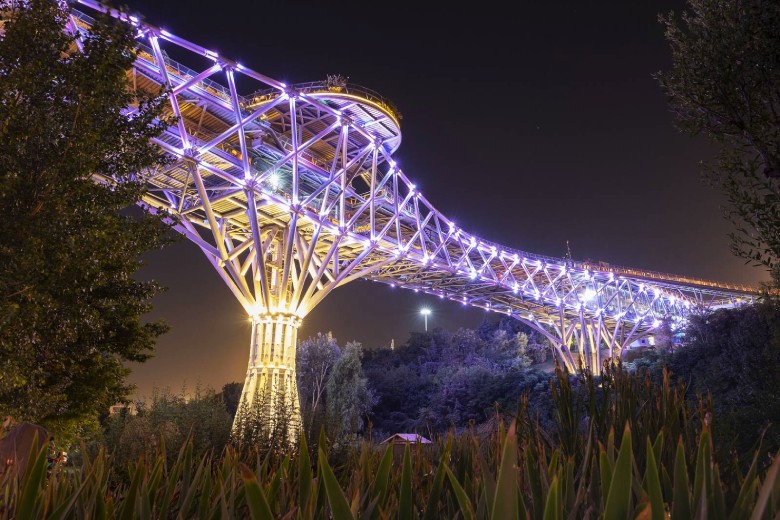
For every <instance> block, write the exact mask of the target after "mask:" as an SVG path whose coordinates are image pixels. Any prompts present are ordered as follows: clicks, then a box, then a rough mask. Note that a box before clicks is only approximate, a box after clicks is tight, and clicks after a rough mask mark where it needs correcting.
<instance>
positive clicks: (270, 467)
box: [0, 367, 780, 519]
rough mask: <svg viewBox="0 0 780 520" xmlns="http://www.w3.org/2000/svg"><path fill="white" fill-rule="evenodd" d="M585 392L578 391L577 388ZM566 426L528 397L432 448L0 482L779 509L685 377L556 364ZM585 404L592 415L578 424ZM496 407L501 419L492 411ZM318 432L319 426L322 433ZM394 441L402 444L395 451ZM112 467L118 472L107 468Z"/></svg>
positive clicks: (233, 508) (226, 506)
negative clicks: (539, 411) (576, 371)
mask: <svg viewBox="0 0 780 520" xmlns="http://www.w3.org/2000/svg"><path fill="white" fill-rule="evenodd" d="M578 387H579V388H580V389H581V390H582V391H578V390H577V388H578ZM550 395H551V398H552V401H553V403H554V405H555V415H556V423H557V427H556V429H555V430H553V431H546V430H544V429H543V428H542V427H540V426H539V424H538V423H537V422H536V421H535V420H534V418H533V417H532V416H531V414H529V413H528V409H527V399H522V400H521V402H520V406H519V411H518V412H517V414H515V417H513V418H511V421H510V426H509V427H508V428H505V427H504V422H503V421H500V420H498V421H496V422H495V423H494V424H495V425H496V427H495V428H493V429H488V430H484V431H477V430H472V431H471V432H469V433H467V434H463V435H458V436H453V435H451V434H450V435H448V436H447V437H446V438H440V439H437V440H436V442H435V443H434V444H433V445H428V446H423V445H419V444H418V445H414V446H412V447H411V449H410V447H409V446H406V447H405V448H404V451H403V454H401V452H394V451H393V450H394V447H393V446H388V447H384V446H378V445H376V444H372V443H369V442H362V443H360V444H358V445H355V446H354V447H353V448H352V449H351V450H349V451H348V453H347V454H346V456H345V457H343V458H340V459H334V458H333V457H329V455H330V453H329V449H328V440H327V439H325V438H322V439H321V440H320V442H319V447H318V450H317V453H309V450H308V448H307V444H306V438H305V436H302V437H301V446H300V449H299V450H298V452H297V453H288V454H279V453H270V454H268V455H266V456H265V457H260V456H257V454H256V453H255V454H253V453H246V452H237V451H236V450H234V449H233V448H230V447H229V448H227V449H226V450H225V451H224V452H223V453H221V454H215V453H206V454H205V455H203V456H202V457H197V456H196V455H194V446H193V442H192V440H189V441H188V442H185V443H184V444H183V446H182V447H181V449H180V450H179V452H178V455H177V456H176V457H169V456H168V455H167V452H168V447H167V446H166V443H165V442H164V441H163V442H161V443H159V444H158V445H157V446H156V447H154V448H150V449H147V450H146V451H145V452H144V453H142V454H141V455H139V456H138V458H137V459H135V460H133V461H130V462H129V463H127V464H118V463H117V462H116V459H115V458H113V456H112V455H110V454H108V453H106V451H105V450H103V449H100V450H99V451H98V452H97V453H96V454H95V455H94V456H93V457H89V456H86V455H85V456H84V457H83V460H82V461H81V462H80V463H79V464H78V465H76V466H75V467H73V468H72V469H71V468H67V467H63V468H55V469H54V470H53V471H51V472H50V473H47V469H46V459H45V452H42V453H40V454H39V455H38V458H37V459H36V461H35V463H34V464H32V465H31V466H30V467H29V469H28V471H27V474H26V475H24V476H21V478H17V475H15V474H14V473H13V472H12V471H10V472H7V473H6V475H5V476H4V477H3V479H2V482H0V486H2V490H1V491H0V493H2V496H3V497H4V498H3V505H2V511H1V512H0V516H1V517H2V518H13V517H15V518H66V517H67V518H114V517H117V518H244V517H250V518H256V519H261V518H262V519H265V518H334V519H350V518H391V517H393V518H431V519H432V518H512V519H515V518H540V519H541V518H544V519H548V518H549V519H554V518H608V519H613V518H620V519H624V518H648V519H650V518H652V519H661V518H665V517H667V515H669V514H671V517H672V518H674V519H678V518H723V519H726V518H729V519H732V518H733V519H738V518H774V517H775V515H777V514H778V513H780V479H778V475H777V473H778V470H779V469H780V458H775V459H774V462H772V463H771V465H770V464H767V461H766V460H764V459H763V458H760V457H759V456H758V453H759V452H758V451H756V455H754V457H753V458H752V460H750V461H744V462H747V464H745V466H746V469H743V468H742V465H741V462H743V461H739V460H737V459H736V458H732V459H731V460H728V459H724V458H718V457H717V456H716V455H715V450H714V448H713V446H714V445H713V437H714V436H717V434H718V422H717V420H713V418H712V414H711V412H709V407H710V404H709V403H708V402H707V401H706V400H703V401H701V402H700V404H699V406H698V408H692V407H691V406H690V404H689V403H688V401H686V399H685V397H684V387H683V386H681V385H673V384H672V383H671V382H670V379H669V377H668V375H665V377H664V379H663V382H662V383H661V384H660V385H659V384H655V383H653V382H652V381H651V380H650V378H649V377H647V376H640V375H636V374H632V373H629V372H626V371H624V370H623V369H622V368H621V367H617V368H616V369H615V370H613V371H610V372H609V373H608V374H606V375H605V376H604V377H603V378H601V379H596V378H593V377H590V376H588V375H587V374H584V375H581V376H578V377H575V378H570V376H569V375H568V374H565V373H563V372H561V370H560V369H558V370H557V377H556V378H555V380H553V382H552V383H551V385H550ZM579 411H585V413H586V415H585V417H586V420H585V421H582V420H579V419H578V417H579V413H578V412H579ZM497 418H500V416H497ZM321 435H322V436H323V437H324V435H325V434H324V433H322V434H321ZM395 448H398V447H397V446H396V447H395ZM112 474H119V475H120V476H121V477H122V478H120V479H113V478H112Z"/></svg>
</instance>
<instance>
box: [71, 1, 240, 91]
mask: <svg viewBox="0 0 780 520" xmlns="http://www.w3.org/2000/svg"><path fill="white" fill-rule="evenodd" d="M71 14H72V15H73V17H74V18H76V20H77V22H81V23H80V24H79V25H81V26H82V28H83V29H89V28H90V27H91V26H92V24H94V23H95V19H94V18H92V17H91V16H89V15H87V14H84V13H82V12H81V11H79V10H77V9H71ZM136 56H137V57H138V58H140V59H142V60H144V61H146V62H148V63H150V64H152V65H154V66H155V67H156V66H157V60H156V59H155V58H154V51H153V50H152V49H151V48H150V47H149V46H147V45H144V44H143V43H140V42H139V43H138V51H137V53H136ZM163 60H164V61H165V69H166V70H167V72H168V73H169V74H173V75H175V76H176V77H177V78H179V79H182V80H184V81H187V80H189V79H191V78H194V77H195V76H197V75H198V73H197V72H195V71H194V70H192V69H190V68H189V67H187V66H185V65H182V64H181V63H179V62H178V61H176V60H173V59H171V58H170V57H168V56H166V55H163ZM198 85H199V86H200V88H201V89H202V90H204V91H206V92H209V93H210V94H213V95H215V96H217V97H219V98H222V99H223V100H224V101H227V102H228V103H230V91H229V90H228V88H227V87H225V86H223V85H221V84H220V83H217V82H216V81H214V80H211V79H209V78H205V79H203V80H201V81H199V82H198ZM238 99H239V101H240V102H242V104H243V105H245V104H246V99H245V98H244V97H243V96H240V95H239V96H238Z"/></svg>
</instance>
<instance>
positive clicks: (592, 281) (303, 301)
mask: <svg viewBox="0 0 780 520" xmlns="http://www.w3.org/2000/svg"><path fill="white" fill-rule="evenodd" d="M75 3H76V4H80V7H79V8H80V9H81V8H83V7H86V8H88V9H92V10H105V8H104V7H102V6H101V5H100V4H98V3H96V2H93V1H91V0H79V1H77V2H75ZM85 10H87V9H85ZM111 14H112V15H113V16H115V17H118V18H121V19H123V20H125V21H126V22H127V23H130V24H133V25H134V26H136V27H137V29H138V41H139V45H140V47H139V52H138V58H137V60H136V63H135V67H134V68H133V70H132V71H131V72H130V74H131V78H130V81H131V85H132V88H133V89H137V90H139V91H147V92H159V91H160V90H161V88H167V89H169V92H170V95H169V101H170V103H169V106H168V108H167V110H168V111H169V113H170V114H172V115H174V116H175V117H176V118H177V122H176V123H175V124H174V125H173V126H171V127H169V128H168V129H167V131H166V132H165V133H164V134H163V135H162V136H161V137H160V138H159V139H157V140H156V142H157V144H159V146H160V147H161V148H162V149H163V150H165V151H166V152H168V153H169V154H170V155H172V156H173V157H174V158H175V159H176V160H175V161H174V162H173V163H172V164H171V165H170V166H168V167H166V168H165V169H162V170H156V171H149V172H144V173H143V175H144V176H145V180H146V182H147V183H148V185H149V188H150V189H149V193H148V196H147V197H146V199H145V200H144V201H143V202H144V203H145V204H146V205H147V207H148V208H149V209H150V210H152V211H162V212H166V213H168V214H172V215H177V216H178V217H180V224H179V225H178V226H177V229H178V230H179V231H180V232H181V233H183V234H184V235H186V236H187V238H189V239H190V240H192V241H193V242H194V243H195V244H197V246H198V247H200V249H201V250H202V251H203V253H204V254H205V255H206V257H207V258H208V259H209V261H210V262H211V263H212V264H213V266H214V268H215V269H216V271H217V273H219V275H220V276H221V277H222V279H223V280H224V282H225V284H227V286H228V287H229V288H230V290H231V291H232V292H233V294H234V295H235V296H236V298H238V300H239V301H240V302H241V304H242V305H243V307H244V309H246V312H247V314H248V315H249V316H251V317H252V319H253V322H254V326H253V333H252V339H251V347H250V356H249V368H248V371H247V378H246V383H245V386H244V397H245V398H246V400H247V402H248V403H249V404H250V406H251V405H252V404H253V403H254V406H255V407H260V406H261V407H264V409H266V410H268V409H270V410H271V411H272V410H273V409H274V407H275V406H276V405H277V404H278V403H281V402H282V401H284V402H285V403H286V405H287V406H291V407H292V408H294V409H295V410H297V407H298V397H297V388H296V385H295V345H296V334H297V329H298V327H299V326H300V324H301V321H302V320H303V319H304V318H305V317H306V315H307V313H308V312H309V311H311V309H313V308H314V307H315V306H316V305H317V304H318V303H320V302H321V301H322V300H323V298H325V297H326V296H327V295H328V293H329V292H330V291H332V290H333V289H334V288H336V287H338V286H341V285H343V284H346V283H348V282H350V281H352V280H355V279H357V278H365V279H370V280H374V281H378V282H383V283H387V284H391V285H395V286H397V287H402V288H409V289H415V290H418V291H422V292H425V293H428V294H433V295H437V296H439V297H441V298H445V299H449V300H453V301H457V302H462V303H463V304H465V305H470V306H475V307H481V308H484V309H487V310H490V311H494V312H497V313H501V314H505V315H507V316H512V317H514V318H516V319H518V320H521V321H523V322H524V323H526V324H528V325H530V326H531V327H533V328H534V329H536V330H538V331H539V332H541V333H542V334H544V335H545V336H546V337H547V338H548V339H549V340H550V343H551V344H552V345H553V348H554V350H555V352H556V355H557V357H558V359H559V360H560V361H561V362H562V363H563V364H565V365H566V366H567V367H568V368H569V369H572V370H573V369H575V368H578V367H587V368H589V369H590V370H591V371H593V372H595V373H598V372H599V371H600V369H601V366H602V361H603V360H602V356H603V357H604V358H605V359H606V358H607V357H609V358H613V357H615V356H619V355H620V353H621V352H623V351H624V349H625V348H626V346H627V345H629V344H630V343H631V342H633V341H635V340H636V339H638V338H640V337H642V336H645V335H648V334H652V332H653V330H654V328H656V327H658V326H659V324H660V323H661V322H662V320H664V319H670V320H672V321H676V320H684V319H685V317H686V316H687V315H688V313H689V312H691V311H692V309H694V308H696V307H700V306H705V307H717V306H731V305H735V304H738V303H740V302H743V301H751V300H752V299H753V297H754V296H755V294H756V293H755V291H754V290H753V289H752V288H750V287H744V286H737V285H729V284H723V283H717V282H712V281H705V280H699V279H692V278H687V277H683V276H674V275H668V274H661V273H655V272H646V271H641V270H637V269H629V268H622V267H613V266H606V265H603V264H601V265H592V264H588V263H583V262H575V261H572V260H568V259H562V258H551V257H545V256H540V255H535V254H531V253H527V252H524V251H520V250H517V249H512V248H509V247H504V246H502V245H500V244H495V243H491V242H488V241H486V240H483V239H481V238H479V237H477V236H474V235H472V234H470V233H468V232H466V231H464V230H462V229H461V228H460V227H459V226H458V225H457V224H456V223H455V222H453V221H452V220H450V219H448V218H447V217H446V216H445V215H442V214H441V213H439V212H438V211H436V209H435V208H434V207H433V205H432V204H431V203H430V202H429V201H428V199H427V198H426V197H425V196H424V195H423V194H422V193H420V192H419V191H418V190H417V189H416V188H415V185H414V183H413V182H412V181H411V180H410V179H409V177H407V175H406V174H405V173H404V172H403V171H401V169H400V168H399V167H398V166H397V165H396V164H395V162H394V161H393V153H394V152H395V150H396V149H398V147H399V145H400V144H401V130H400V124H399V120H400V118H401V116H400V114H399V113H398V111H397V110H396V109H395V108H394V106H393V105H392V103H390V102H389V101H388V100H386V99H384V98H383V97H382V96H380V95H379V94H376V93H375V92H373V91H370V90H368V89H365V88H362V87H358V86H354V85H348V84H344V83H343V82H340V81H338V80H335V81H334V80H331V81H329V82H319V83H307V84H302V85H285V84H284V83H281V82H279V81H276V80H274V79H272V78H269V77H267V76H265V75H263V74H260V73H258V72H255V71H253V70H251V69H249V68H247V67H245V66H243V65H241V64H239V63H236V62H234V61H231V60H230V59H228V58H226V57H224V56H221V55H219V54H218V53H216V52H214V51H211V50H209V49H206V48H203V47H201V46H199V45H197V44H194V43H191V42H188V41H186V40H183V39H181V38H179V37H177V36H174V35H173V34H170V33H169V32H167V31H165V30H163V29H160V28H157V27H153V26H150V25H145V24H141V23H139V21H138V20H136V19H135V18H133V17H131V16H128V15H125V14H121V13H118V12H113V11H112V13H111ZM91 23H92V19H91V18H90V17H89V16H87V15H85V14H83V13H82V12H79V11H75V10H74V11H72V16H71V20H70V22H69V30H70V31H72V33H73V34H78V33H79V32H83V31H86V30H87V29H88V28H89V26H90V24H91ZM172 56H175V57H176V60H178V61H174V59H172ZM181 62H185V63H187V66H185V65H183V64H182V63H181ZM190 67H191V68H190ZM239 81H240V83H241V85H242V87H243V88H242V91H245V92H247V93H246V94H239V93H238V88H237V83H238V82H239ZM100 180H102V181H104V182H110V180H109V179H100ZM263 403H264V404H263ZM294 415H296V416H297V414H294ZM293 420H294V421H297V419H293ZM296 424H297V423H296Z"/></svg>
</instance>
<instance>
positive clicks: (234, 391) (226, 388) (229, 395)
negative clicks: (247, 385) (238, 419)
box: [221, 381, 244, 417]
mask: <svg viewBox="0 0 780 520" xmlns="http://www.w3.org/2000/svg"><path fill="white" fill-rule="evenodd" d="M243 389H244V383H238V382H236V381H234V382H232V383H225V384H224V385H222V395H221V396H222V402H223V403H225V409H226V410H227V412H228V413H229V414H230V416H231V417H235V416H236V413H237V412H238V406H239V404H240V403H241V392H242V390H243Z"/></svg>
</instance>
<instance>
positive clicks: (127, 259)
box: [0, 0, 170, 430]
mask: <svg viewBox="0 0 780 520" xmlns="http://www.w3.org/2000/svg"><path fill="white" fill-rule="evenodd" d="M0 13H3V16H4V17H6V22H5V24H4V33H3V34H2V35H0V214H2V216H3V218H2V219H0V317H1V318H0V414H10V415H13V416H15V417H16V418H18V419H27V420H33V421H39V422H43V423H44V424H48V425H50V427H51V426H52V425H56V424H57V423H59V424H61V425H62V424H64V422H68V421H70V422H72V421H80V420H84V419H86V418H89V417H96V416H97V415H98V414H99V413H100V412H102V411H104V410H106V409H107V407H108V406H109V405H111V404H113V403H115V402H117V401H120V400H122V399H123V398H124V397H125V396H126V395H127V394H128V393H129V392H130V390H131V386H130V385H128V384H127V383H126V382H125V377H126V376H127V374H128V373H129V369H128V368H126V366H125V364H124V363H125V362H126V361H134V362H142V361H145V360H146V359H147V358H148V357H149V355H150V352H151V351H152V349H153V347H154V342H155V338H156V337H157V336H159V335H160V334H162V333H163V332H164V331H165V330H166V326H165V325H164V324H162V323H159V322H155V323H144V322H143V321H142V317H143V315H144V314H145V313H147V312H148V311H149V310H150V309H151V305H150V301H151V298H152V297H153V296H154V295H155V294H156V293H158V291H159V290H160V287H159V286H158V285H157V284H156V283H154V282H147V281H138V280H136V279H135V278H134V276H135V275H136V273H137V271H138V269H139V268H140V267H141V265H142V263H141V262H140V260H139V255H141V254H142V253H145V252H147V251H150V250H154V249H158V248H160V247H161V246H162V245H163V244H165V243H166V242H167V241H169V240H170V239H169V238H168V234H167V233H168V229H169V227H168V226H167V225H166V224H165V223H164V221H163V219H162V217H157V216H153V215H152V214H150V213H146V212H142V213H141V214H140V215H135V214H132V213H130V214H129V213H128V212H126V211H124V212H123V211H122V210H123V209H124V208H127V207H128V206H132V205H133V204H135V203H136V202H137V201H139V200H140V199H141V197H142V196H143V194H144V191H145V186H144V184H143V181H142V177H141V176H140V175H139V174H140V173H141V172H143V171H144V169H146V168H154V167H157V166H158V165H160V164H161V163H162V156H161V153H160V151H159V150H158V148H157V147H156V146H155V145H153V144H152V143H151V142H150V138H152V137H155V136H157V135H159V134H160V133H161V132H162V130H163V129H164V128H165V126H166V124H167V123H166V121H165V120H164V119H163V118H162V117H161V110H162V106H163V105H162V98H161V97H159V96H158V95H157V93H154V94H149V95H146V94H143V93H140V92H138V93H133V92H132V91H131V90H130V89H129V83H128V79H127V71H128V70H129V69H130V68H131V67H132V64H133V60H134V55H135V54H134V51H135V47H136V42H135V39H134V29H133V28H132V27H129V26H127V25H124V24H122V23H119V22H114V21H111V20H110V19H108V18H107V17H106V18H101V19H99V20H97V21H96V22H95V24H94V25H93V27H92V29H91V31H90V32H89V33H88V34H87V35H85V36H83V37H80V40H81V43H82V45H83V49H82V50H79V48H78V47H77V46H76V42H75V41H74V39H73V38H72V37H71V36H69V35H68V34H67V33H66V32H65V31H64V28H65V22H66V15H67V11H66V10H65V8H64V7H63V3H61V2H49V1H47V0H30V1H28V2H14V1H10V0H0ZM131 108H132V109H133V110H132V111H131V110H130V109H131ZM94 175H100V176H101V177H102V178H103V179H105V180H106V182H105V183H103V184H98V183H96V182H95V181H94V180H93V178H94V177H93V176H94ZM54 429H55V430H56V429H57V428H56V427H54Z"/></svg>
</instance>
